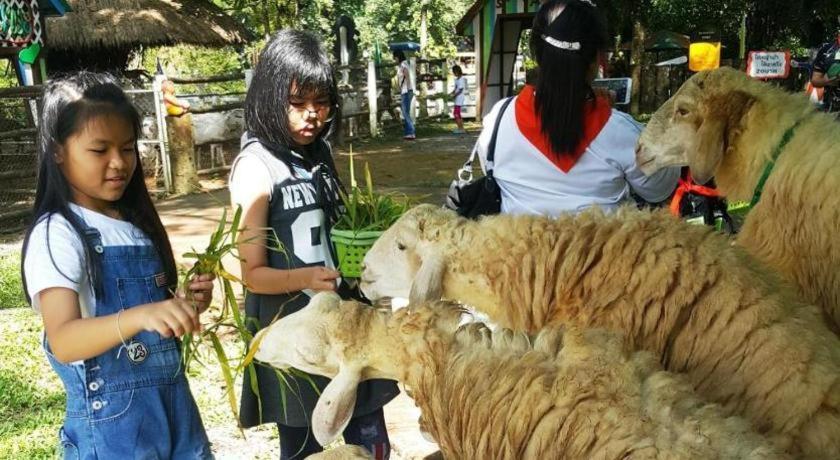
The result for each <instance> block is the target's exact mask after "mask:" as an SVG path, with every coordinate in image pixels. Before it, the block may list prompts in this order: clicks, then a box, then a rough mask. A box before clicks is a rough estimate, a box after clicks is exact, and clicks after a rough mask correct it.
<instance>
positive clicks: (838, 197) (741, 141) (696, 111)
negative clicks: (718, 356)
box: [636, 68, 840, 334]
mask: <svg viewBox="0 0 840 460" xmlns="http://www.w3.org/2000/svg"><path fill="white" fill-rule="evenodd" d="M785 138H787V140H788V141H787V142H786V143H785V140H784V139H785ZM777 151H778V154H779V155H778V159H777V160H776V161H775V164H774V166H773V167H772V169H771V170H770V171H769V176H768V177H767V182H766V184H765V185H764V188H763V192H762V193H761V194H760V200H759V201H758V203H757V205H756V206H755V207H754V208H753V209H752V210H751V211H750V212H749V214H748V215H747V218H746V220H745V222H744V226H743V228H742V229H741V232H740V234H739V235H738V238H737V242H738V244H740V245H741V246H743V247H744V248H746V249H747V251H748V252H750V253H751V254H752V255H754V256H756V257H757V258H758V259H760V260H762V261H763V262H765V263H766V264H767V265H769V266H770V267H772V268H774V269H776V270H777V271H778V272H779V273H781V274H782V276H783V277H784V278H786V279H788V280H790V281H791V282H792V283H794V284H795V285H797V286H798V287H799V289H800V291H801V293H802V294H803V295H804V296H805V299H806V300H808V301H809V302H811V303H815V304H817V305H818V306H820V307H822V309H823V311H824V314H825V316H826V318H827V320H828V321H829V325H830V327H831V328H832V329H833V330H834V332H836V333H838V334H840V237H838V236H837V233H836V232H837V229H838V228H840V193H838V190H840V130H838V129H837V118H836V117H835V116H834V114H830V115H829V114H824V113H820V112H817V111H816V110H815V109H814V107H813V105H812V104H811V102H810V101H809V100H808V99H807V98H806V97H804V96H803V95H794V94H790V93H788V92H786V91H784V90H782V89H780V88H777V87H775V86H773V85H769V84H766V83H761V82H758V81H754V80H752V79H750V78H749V77H747V75H746V74H744V73H743V72H738V71H736V70H734V69H727V68H722V69H719V70H715V71H711V72H701V73H698V74H697V75H695V76H693V77H692V78H691V79H689V80H688V81H687V82H686V83H685V84H684V85H683V86H682V88H680V90H679V91H678V92H677V93H676V94H675V95H674V96H673V97H672V98H671V99H670V100H669V101H668V102H667V103H666V104H665V105H663V106H662V107H661V108H660V109H659V110H658V111H657V112H656V114H654V116H653V118H652V119H651V120H650V123H649V124H648V126H647V128H646V129H645V131H644V132H643V133H642V136H641V138H640V140H639V145H638V149H637V153H636V161H637V163H638V164H639V165H640V167H641V169H642V171H643V172H645V173H646V174H653V173H654V172H656V171H657V170H659V169H661V168H664V167H666V166H673V165H688V166H689V167H690V168H691V172H692V174H693V176H694V179H695V180H697V181H698V182H705V181H706V180H708V179H709V178H711V177H712V176H714V177H715V182H716V183H717V186H718V189H719V190H720V192H721V193H722V194H723V195H725V196H726V197H728V198H731V199H734V200H743V201H751V200H752V199H753V196H754V193H755V191H756V188H757V185H758V184H759V180H760V178H761V176H762V174H763V173H764V171H765V170H766V168H767V165H768V164H769V163H771V158H772V156H773V155H774V153H776V152H777Z"/></svg>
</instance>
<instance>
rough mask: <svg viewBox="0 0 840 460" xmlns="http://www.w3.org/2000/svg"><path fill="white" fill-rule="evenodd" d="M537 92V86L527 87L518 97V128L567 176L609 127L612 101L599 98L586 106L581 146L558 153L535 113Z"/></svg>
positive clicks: (579, 144)
mask: <svg viewBox="0 0 840 460" xmlns="http://www.w3.org/2000/svg"><path fill="white" fill-rule="evenodd" d="M534 93H535V89H534V87H533V86H531V85H525V87H524V88H522V91H521V92H520V93H519V96H518V97H517V98H516V125H517V126H518V127H519V131H520V132H521V133H522V135H523V136H525V138H526V139H528V142H530V143H531V145H533V146H534V147H536V148H537V150H539V151H540V152H542V154H543V155H544V156H545V157H546V158H548V159H549V160H550V161H551V162H552V163H554V165H555V166H557V167H558V168H560V170H562V171H563V172H564V173H567V172H569V170H571V169H572V167H573V166H574V165H575V163H577V161H578V160H579V159H580V157H581V156H582V155H583V153H584V152H586V148H587V147H589V145H590V144H591V143H592V141H594V140H595V138H596V137H598V134H600V133H601V130H602V129H604V126H606V124H607V121H608V120H609V119H610V116H611V115H612V106H611V105H610V101H608V100H607V99H606V98H603V97H596V98H595V100H594V101H590V102H587V103H586V105H585V106H584V115H583V137H582V138H581V140H580V143H578V146H577V148H575V150H574V151H572V152H562V153H557V152H554V151H553V150H552V149H551V142H549V140H548V137H546V136H544V135H543V133H542V123H541V122H540V119H539V118H538V117H537V113H536V111H535V110H534Z"/></svg>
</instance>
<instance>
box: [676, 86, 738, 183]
mask: <svg viewBox="0 0 840 460" xmlns="http://www.w3.org/2000/svg"><path fill="white" fill-rule="evenodd" d="M754 102H755V98H754V97H753V96H750V95H749V94H747V93H745V92H743V91H731V92H727V93H722V94H716V95H712V96H710V97H708V98H706V100H705V103H704V106H705V107H704V108H705V110H704V116H703V122H702V124H701V125H700V128H698V130H697V139H698V142H697V148H696V149H694V151H690V152H689V154H688V165H689V168H690V169H691V176H692V178H694V180H695V182H697V183H699V184H704V183H706V182H708V181H709V179H711V178H712V177H713V176H714V175H715V172H716V171H717V168H718V166H720V163H721V161H723V156H724V154H725V153H726V151H727V149H728V148H729V146H730V145H732V144H733V143H734V142H735V140H736V139H737V137H738V136H739V135H740V133H741V130H742V128H743V124H744V123H743V118H744V117H745V116H746V114H747V112H749V109H750V107H752V104H753V103H754Z"/></svg>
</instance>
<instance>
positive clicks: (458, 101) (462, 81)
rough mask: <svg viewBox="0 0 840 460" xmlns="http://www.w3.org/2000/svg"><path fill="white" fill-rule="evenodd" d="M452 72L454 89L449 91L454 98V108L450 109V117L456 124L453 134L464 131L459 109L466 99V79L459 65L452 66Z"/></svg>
mask: <svg viewBox="0 0 840 460" xmlns="http://www.w3.org/2000/svg"><path fill="white" fill-rule="evenodd" d="M452 73H453V74H454V75H455V89H453V90H452V93H450V95H451V96H452V97H454V98H455V104H454V105H455V108H454V109H452V117H453V118H455V125H456V126H458V127H457V128H456V129H455V131H453V132H454V133H455V134H464V133H466V131H464V119H463V118H462V117H461V111H462V110H463V108H464V102H465V101H466V99H467V94H466V93H467V79H466V78H465V77H464V72H463V71H462V70H461V66H459V65H454V66H452Z"/></svg>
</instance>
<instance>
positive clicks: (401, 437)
mask: <svg viewBox="0 0 840 460" xmlns="http://www.w3.org/2000/svg"><path fill="white" fill-rule="evenodd" d="M452 128H454V125H451V124H438V125H433V126H426V127H420V128H418V135H417V137H418V139H417V140H415V141H403V140H402V139H401V138H400V137H399V135H398V134H397V133H392V134H391V135H390V136H386V137H385V138H384V139H377V140H375V141H364V142H362V141H360V142H355V143H354V144H353V154H354V165H355V170H356V178H357V180H358V181H359V183H360V185H361V184H364V164H365V162H367V163H368V164H369V166H370V170H371V175H372V177H373V183H374V188H375V189H377V190H378V191H393V192H398V193H404V194H406V195H408V196H409V197H411V198H413V199H416V200H417V201H421V202H427V203H436V204H442V203H443V199H444V197H445V195H446V191H447V188H448V187H449V183H450V182H451V180H452V179H453V178H454V177H455V171H456V170H457V169H458V168H459V167H460V166H461V165H462V164H463V162H464V161H465V160H466V158H467V156H468V155H469V152H470V150H471V149H472V146H473V144H474V143H475V139H476V137H477V134H478V130H479V129H480V127H479V126H478V125H475V124H474V125H468V126H467V129H468V130H469V131H470V132H471V133H470V134H466V135H455V134H450V131H451V129H452ZM349 160H350V146H349V145H347V146H345V147H343V148H339V149H337V151H336V167H337V169H338V171H339V176H340V177H341V178H342V180H343V181H344V182H345V184H346V185H347V186H349V185H350V179H349V171H350V170H349ZM225 179H226V177H225V176H224V175H222V176H219V177H217V178H215V179H210V180H207V181H205V182H204V185H205V186H206V188H207V189H208V190H209V191H208V193H198V194H194V195H189V196H184V197H178V198H174V199H169V200H165V201H161V202H159V203H157V208H158V211H159V212H160V215H161V218H162V219H163V223H164V225H165V226H166V228H167V231H168V232H169V236H170V240H171V241H172V246H173V250H174V252H175V254H176V257H178V256H179V255H180V254H183V253H184V252H187V251H189V250H191V249H192V248H195V249H199V250H201V249H202V248H203V246H204V245H206V243H207V238H208V235H210V233H211V232H212V230H213V228H214V227H215V225H216V224H217V222H218V220H219V219H220V218H221V214H222V208H223V206H226V205H228V203H229V199H230V196H229V193H228V191H227V188H226V187H225ZM180 261H181V262H185V261H183V260H182V259H181V260H180ZM226 266H227V267H228V269H229V270H230V271H232V272H234V273H235V274H238V272H239V267H238V264H237V263H235V261H228V262H227V263H226ZM194 391H196V392H198V391H201V390H200V389H197V388H196V389H194ZM220 404H223V403H222V402H220ZM419 415H420V411H419V409H417V407H415V405H414V403H413V401H412V400H411V399H410V398H408V397H407V396H405V392H403V393H402V394H401V395H400V396H399V397H398V398H397V399H395V400H394V401H392V402H391V403H390V404H388V405H387V406H386V407H385V418H386V422H387V425H388V431H389V435H390V437H391V442H392V447H393V452H392V456H391V458H392V459H396V460H400V459H421V458H427V457H428V456H430V455H431V456H434V455H435V453H436V452H437V451H438V449H437V446H436V445H435V444H433V443H430V442H428V441H426V440H425V439H423V437H422V436H421V434H420V431H419V428H418V425H417V419H418V417H419ZM208 431H209V434H210V436H211V438H213V439H211V441H212V442H213V443H214V451H215V452H216V455H217V457H218V458H220V459H223V458H231V459H232V458H272V457H274V458H276V456H277V454H278V450H277V438H276V434H275V432H274V431H273V429H272V428H262V429H257V430H248V432H247V436H248V439H247V440H246V439H243V438H242V437H241V436H239V435H238V434H236V430H235V428H234V427H232V426H231V427H210V426H208Z"/></svg>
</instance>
